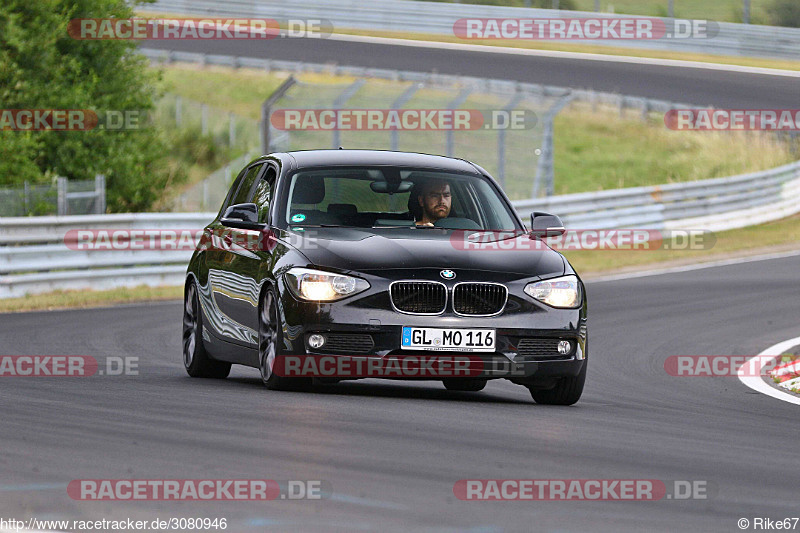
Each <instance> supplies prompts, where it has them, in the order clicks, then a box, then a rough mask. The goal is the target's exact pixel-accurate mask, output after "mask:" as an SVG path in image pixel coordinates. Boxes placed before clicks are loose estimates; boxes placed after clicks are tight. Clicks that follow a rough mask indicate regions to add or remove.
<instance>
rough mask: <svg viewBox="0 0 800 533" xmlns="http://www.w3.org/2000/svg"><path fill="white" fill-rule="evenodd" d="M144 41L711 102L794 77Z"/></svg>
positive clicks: (796, 93) (301, 44) (375, 47)
mask: <svg viewBox="0 0 800 533" xmlns="http://www.w3.org/2000/svg"><path fill="white" fill-rule="evenodd" d="M143 46H146V47H147V48H159V49H164V50H177V51H186V52H198V53H199V52H204V53H207V54H224V55H235V56H241V57H257V58H270V59H281V60H290V61H306V62H312V63H337V64H340V65H352V66H361V67H370V68H390V69H399V70H412V71H420V72H434V71H435V72H439V73H442V74H454V75H464V76H477V77H484V78H497V79H509V80H518V81H522V82H530V83H541V84H545V85H555V86H559V87H572V88H584V89H595V90H598V91H608V92H616V93H619V94H624V95H629V96H642V97H648V98H655V99H661V100H668V101H672V102H682V103H687V104H692V105H699V106H705V105H713V106H715V107H717V108H734V109H737V108H758V109H782V108H788V109H794V108H796V107H797V106H798V103H799V102H800V79H798V78H795V77H782V76H775V75H766V74H756V73H743V72H729V71H720V70H707V69H695V68H682V67H676V66H663V65H646V64H645V65H642V64H632V63H619V62H613V61H587V60H582V59H573V58H554V57H537V56H520V55H513V54H497V53H487V52H475V51H466V50H443V49H437V48H426V47H424V46H402V47H398V46H392V45H389V44H374V43H362V42H351V41H341V40H333V39H273V40H269V41H253V40H246V41H245V40H238V41H235V40H203V41H180V40H158V41H157V40H153V41H144V42H143Z"/></svg>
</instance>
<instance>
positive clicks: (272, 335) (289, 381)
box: [258, 289, 311, 390]
mask: <svg viewBox="0 0 800 533" xmlns="http://www.w3.org/2000/svg"><path fill="white" fill-rule="evenodd" d="M278 316H279V315H278V301H277V299H276V298H275V292H274V291H273V290H272V289H268V290H267V291H266V292H265V293H264V296H263V298H261V304H260V305H259V312H258V362H259V364H258V367H259V370H260V371H261V381H263V382H264V385H266V387H267V388H268V389H270V390H303V389H306V388H309V387H310V386H311V378H287V377H283V376H279V375H277V374H275V373H274V372H273V368H275V359H276V358H277V357H280V346H281V333H282V329H283V328H282V327H281V323H280V320H279V319H278Z"/></svg>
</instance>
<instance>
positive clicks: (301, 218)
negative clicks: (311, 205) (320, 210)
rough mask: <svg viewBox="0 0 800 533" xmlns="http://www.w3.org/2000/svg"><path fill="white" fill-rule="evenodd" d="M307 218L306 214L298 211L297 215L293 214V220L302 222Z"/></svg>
mask: <svg viewBox="0 0 800 533" xmlns="http://www.w3.org/2000/svg"><path fill="white" fill-rule="evenodd" d="M305 219H306V216H305V215H304V214H303V213H297V214H296V215H292V222H302V221H304V220H305Z"/></svg>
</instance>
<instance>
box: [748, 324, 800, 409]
mask: <svg viewBox="0 0 800 533" xmlns="http://www.w3.org/2000/svg"><path fill="white" fill-rule="evenodd" d="M798 344H800V337H795V338H794V339H789V340H788V341H783V342H779V343H778V344H776V345H774V346H770V347H769V348H767V349H766V350H764V351H763V352H761V353H760V354H758V355H757V356H755V357H753V358H751V359H750V360H749V361H747V362H746V363H745V364H743V365H742V366H740V367H739V381H741V382H742V383H744V384H745V385H747V386H748V387H750V388H751V389H753V390H754V391H756V392H761V393H763V394H766V395H767V396H772V397H773V398H777V399H778V400H783V401H784V402H788V403H793V404H795V405H800V397H798V396H795V395H793V394H789V393H786V392H782V391H779V390H778V389H776V388H774V387H770V386H769V385H768V384H767V383H765V382H764V380H763V379H762V378H761V376H760V374H761V369H762V368H764V366H766V364H767V363H768V362H769V360H770V359H769V357H778V356H779V355H781V354H783V353H784V352H785V351H786V350H789V349H791V348H794V347H795V346H797V345H798ZM764 356H769V357H764ZM753 359H758V361H756V362H755V363H756V366H752V367H750V368H758V372H747V371H745V370H744V368H745V367H746V366H748V364H750V363H751V361H753ZM746 374H756V375H746Z"/></svg>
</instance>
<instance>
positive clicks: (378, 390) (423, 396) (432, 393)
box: [227, 377, 533, 405]
mask: <svg viewBox="0 0 800 533" xmlns="http://www.w3.org/2000/svg"><path fill="white" fill-rule="evenodd" d="M227 381H229V382H236V383H242V384H247V385H253V386H255V387H259V388H264V385H263V384H262V383H261V380H260V379H252V378H246V377H229V378H228V379H227ZM488 387H491V384H489V385H488ZM522 390H524V389H522ZM266 392H269V393H270V394H324V395H330V396H362V397H375V398H403V399H409V400H426V401H430V400H442V401H457V402H473V403H495V404H496V403H505V404H516V405H524V404H530V403H533V400H532V399H530V400H527V401H526V400H517V399H514V398H509V397H508V396H502V395H500V394H498V393H496V392H494V391H491V390H489V391H481V392H459V391H449V390H446V389H445V388H444V386H443V385H442V384H441V383H439V382H436V381H430V382H424V381H421V382H402V383H400V382H393V381H392V380H384V381H377V380H375V381H344V382H340V383H337V384H316V385H314V386H313V387H312V388H311V389H308V390H303V391H298V392H287V393H283V392H277V391H266Z"/></svg>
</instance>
